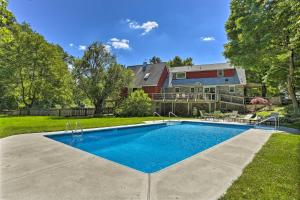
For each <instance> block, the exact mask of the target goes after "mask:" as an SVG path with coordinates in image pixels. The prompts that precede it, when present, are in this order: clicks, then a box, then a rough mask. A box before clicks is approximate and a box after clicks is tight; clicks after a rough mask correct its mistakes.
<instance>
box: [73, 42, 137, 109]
mask: <svg viewBox="0 0 300 200" xmlns="http://www.w3.org/2000/svg"><path fill="white" fill-rule="evenodd" d="M74 71H75V72H74V73H75V78H76V82H77V86H78V87H79V88H80V89H82V91H84V93H85V94H86V95H87V97H88V98H89V99H90V100H91V102H92V103H93V104H94V106H95V114H96V115H99V114H101V113H102V111H103V106H104V101H105V100H107V99H108V98H111V99H117V98H119V97H120V94H121V93H120V91H121V90H122V89H123V88H125V87H126V86H128V84H129V83H130V82H131V81H132V79H133V74H132V72H131V70H127V69H126V68H125V67H124V66H122V65H119V64H117V63H116V59H115V57H114V56H113V55H112V54H111V53H110V52H108V51H107V49H106V48H105V46H104V45H103V44H102V43H99V42H94V43H92V44H91V45H90V46H88V47H87V49H86V51H85V52H84V55H83V57H82V58H81V59H78V60H76V62H75V65H74Z"/></svg>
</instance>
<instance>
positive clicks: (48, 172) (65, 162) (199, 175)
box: [0, 129, 271, 200]
mask: <svg viewBox="0 0 300 200" xmlns="http://www.w3.org/2000/svg"><path fill="white" fill-rule="evenodd" d="M44 134H45V133H35V134H24V135H16V136H10V137H7V138H3V139H1V140H0V147H1V165H0V166H1V174H0V175H1V178H0V181H1V191H0V193H1V197H0V198H1V199H8V200H10V199H13V200H14V199H22V200H26V199H28V200H29V199H30V200H35V199H37V200H40V199H43V200H44V199H46V200H47V199H72V200H77V199H78V200H79V199H80V200H81V199H101V200H102V199H104V200H114V199H122V200H123V199H143V200H148V199H151V200H168V199H170V200H171V199H184V200H189V199H197V200H200V199H205V200H209V199H218V198H219V197H220V196H221V195H222V194H224V192H225V191H226V190H227V188H228V187H229V186H230V185H231V183H232V182H233V181H234V180H235V179H237V178H238V177H239V176H240V175H241V173H242V170H243V168H244V167H245V166H246V165H247V164H248V163H249V162H251V160H252V159H253V157H254V156H255V153H257V152H258V151H259V150H260V148H261V147H262V145H263V144H264V143H265V142H266V141H267V140H268V138H269V137H270V135H271V131H267V130H262V129H250V130H248V131H245V132H244V133H241V134H239V135H238V136H235V137H233V138H231V139H229V140H227V141H225V142H223V143H220V144H218V145H216V146H214V147H212V148H210V149H207V150H205V151H203V152H200V153H198V154H196V155H194V156H192V157H189V158H187V159H185V160H183V161H181V162H178V163H176V164H174V165H171V166H169V167H167V168H165V169H163V170H161V171H158V172H155V173H152V174H150V175H149V174H145V173H142V172H139V171H136V170H134V169H131V168H129V167H126V166H123V165H120V164H117V163H115V162H112V161H109V160H106V159H103V158H101V157H98V156H94V155H91V154H89V153H87V152H84V151H81V150H79V149H76V148H73V147H71V146H68V145H65V144H63V143H59V142H56V141H54V140H51V139H48V138H46V137H44V136H43V135H44Z"/></svg>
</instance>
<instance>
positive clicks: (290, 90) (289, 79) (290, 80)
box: [287, 50, 299, 112]
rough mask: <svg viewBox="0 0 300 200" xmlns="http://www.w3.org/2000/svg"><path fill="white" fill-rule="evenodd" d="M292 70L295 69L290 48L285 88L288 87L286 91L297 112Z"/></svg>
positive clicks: (292, 52)
mask: <svg viewBox="0 0 300 200" xmlns="http://www.w3.org/2000/svg"><path fill="white" fill-rule="evenodd" d="M294 70H295V63H294V51H293V50H292V51H291V56H290V62H289V73H288V76H287V89H288V93H289V95H290V97H291V99H292V103H293V108H294V112H297V111H298V107H299V105H298V101H297V98H296V94H295V89H294Z"/></svg>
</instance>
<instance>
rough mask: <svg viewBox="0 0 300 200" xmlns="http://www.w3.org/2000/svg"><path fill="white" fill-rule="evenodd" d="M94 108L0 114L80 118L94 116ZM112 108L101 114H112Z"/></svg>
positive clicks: (20, 111)
mask: <svg viewBox="0 0 300 200" xmlns="http://www.w3.org/2000/svg"><path fill="white" fill-rule="evenodd" d="M94 112H95V109H94V108H66V109H65V108H64V109H21V110H4V111H1V112H0V113H1V114H5V115H11V116H26V115H28V116H62V117H81V116H94ZM112 113H113V109H112V108H105V109H104V111H103V113H102V114H112Z"/></svg>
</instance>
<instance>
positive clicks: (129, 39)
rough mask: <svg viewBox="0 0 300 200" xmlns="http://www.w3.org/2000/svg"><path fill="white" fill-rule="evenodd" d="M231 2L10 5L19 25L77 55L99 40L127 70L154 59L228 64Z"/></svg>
mask: <svg viewBox="0 0 300 200" xmlns="http://www.w3.org/2000/svg"><path fill="white" fill-rule="evenodd" d="M229 4H230V0H147V1H146V0H10V1H9V6H8V8H9V9H10V10H11V11H12V12H13V13H14V15H15V16H16V18H17V20H18V22H23V21H25V22H27V23H29V24H30V25H31V27H32V28H33V29H34V30H35V31H37V32H39V33H40V34H42V35H43V36H44V37H45V38H46V39H47V40H48V41H49V42H52V43H57V44H59V45H61V46H62V47H63V48H64V49H65V51H67V52H68V53H70V54H71V55H74V56H81V55H82V54H83V49H84V48H85V46H87V45H89V44H90V43H92V42H93V41H100V42H102V43H105V44H106V45H107V48H108V49H109V50H110V51H111V52H112V53H113V54H115V55H116V56H117V59H118V62H119V63H121V64H125V65H134V64H140V63H142V62H143V61H145V60H149V58H151V57H152V56H159V57H160V58H161V59H162V60H163V61H168V60H170V59H171V58H173V57H174V56H176V55H178V56H180V57H188V56H190V57H192V58H193V60H194V63H195V64H205V63H217V62H225V58H224V56H223V55H222V52H223V44H224V43H226V33H225V29H224V23H225V21H226V20H227V18H228V16H229Z"/></svg>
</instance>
